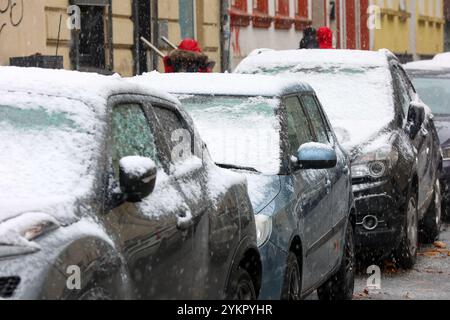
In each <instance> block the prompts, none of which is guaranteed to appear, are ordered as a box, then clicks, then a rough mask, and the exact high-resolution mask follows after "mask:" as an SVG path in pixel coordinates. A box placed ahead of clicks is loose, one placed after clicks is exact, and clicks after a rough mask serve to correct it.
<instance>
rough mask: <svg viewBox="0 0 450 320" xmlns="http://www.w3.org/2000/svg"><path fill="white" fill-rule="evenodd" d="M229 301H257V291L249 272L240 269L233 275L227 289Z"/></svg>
mask: <svg viewBox="0 0 450 320" xmlns="http://www.w3.org/2000/svg"><path fill="white" fill-rule="evenodd" d="M226 296H227V300H240V301H249V300H256V298H257V297H256V290H255V285H254V283H253V280H252V277H251V276H250V274H249V273H248V272H247V270H245V269H243V268H241V267H239V268H238V269H237V270H236V271H235V272H234V273H233V274H232V275H231V279H230V283H229V285H228V289H227V295H226Z"/></svg>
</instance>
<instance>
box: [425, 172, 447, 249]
mask: <svg viewBox="0 0 450 320" xmlns="http://www.w3.org/2000/svg"><path fill="white" fill-rule="evenodd" d="M441 225H442V193H441V185H440V182H439V180H438V179H436V184H435V186H434V199H433V202H432V203H431V204H430V207H429V208H428V211H427V213H426V215H425V217H424V219H423V221H422V228H421V238H422V241H423V242H424V243H432V242H434V241H435V240H436V239H437V238H438V237H439V234H440V232H441Z"/></svg>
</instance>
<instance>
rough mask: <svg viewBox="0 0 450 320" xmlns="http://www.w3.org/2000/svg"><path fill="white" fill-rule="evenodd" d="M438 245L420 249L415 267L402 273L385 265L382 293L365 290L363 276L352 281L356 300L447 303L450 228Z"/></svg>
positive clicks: (448, 291)
mask: <svg viewBox="0 0 450 320" xmlns="http://www.w3.org/2000/svg"><path fill="white" fill-rule="evenodd" d="M439 241H440V242H443V244H445V246H442V244H441V243H435V244H438V246H441V247H442V248H438V247H437V246H435V245H427V246H423V247H421V249H420V253H419V257H418V259H417V264H416V265H415V266H414V268H413V269H412V270H409V271H403V270H396V269H395V268H393V267H391V266H389V264H386V265H385V267H384V270H382V276H381V290H367V289H366V287H367V278H368V276H366V275H361V274H359V275H358V277H357V279H356V282H355V297H354V298H355V299H356V300H411V299H412V300H448V299H450V225H446V226H445V227H444V228H443V232H442V233H441V236H440V238H439Z"/></svg>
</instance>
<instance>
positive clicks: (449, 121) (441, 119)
mask: <svg viewBox="0 0 450 320" xmlns="http://www.w3.org/2000/svg"><path fill="white" fill-rule="evenodd" d="M434 124H435V126H436V130H437V133H438V136H439V141H440V143H441V145H442V146H443V147H447V146H450V115H448V116H439V115H435V117H434Z"/></svg>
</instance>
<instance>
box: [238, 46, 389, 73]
mask: <svg viewBox="0 0 450 320" xmlns="http://www.w3.org/2000/svg"><path fill="white" fill-rule="evenodd" d="M389 54H390V53H389V51H387V50H380V51H362V50H316V49H313V50H306V49H303V50H281V51H275V50H258V51H254V53H252V54H250V55H249V56H248V57H247V58H245V59H244V60H242V62H241V63H240V64H239V65H238V67H237V68H236V71H235V72H238V73H246V72H248V71H250V70H251V69H253V68H254V67H258V66H261V65H264V66H265V67H270V66H271V65H277V66H287V65H292V64H297V63H301V62H302V61H307V62H308V63H310V64H314V63H317V64H318V65H320V64H322V63H329V62H333V63H336V64H348V65H353V66H361V67H363V66H374V67H376V66H385V65H386V64H387V62H388V56H389Z"/></svg>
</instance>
